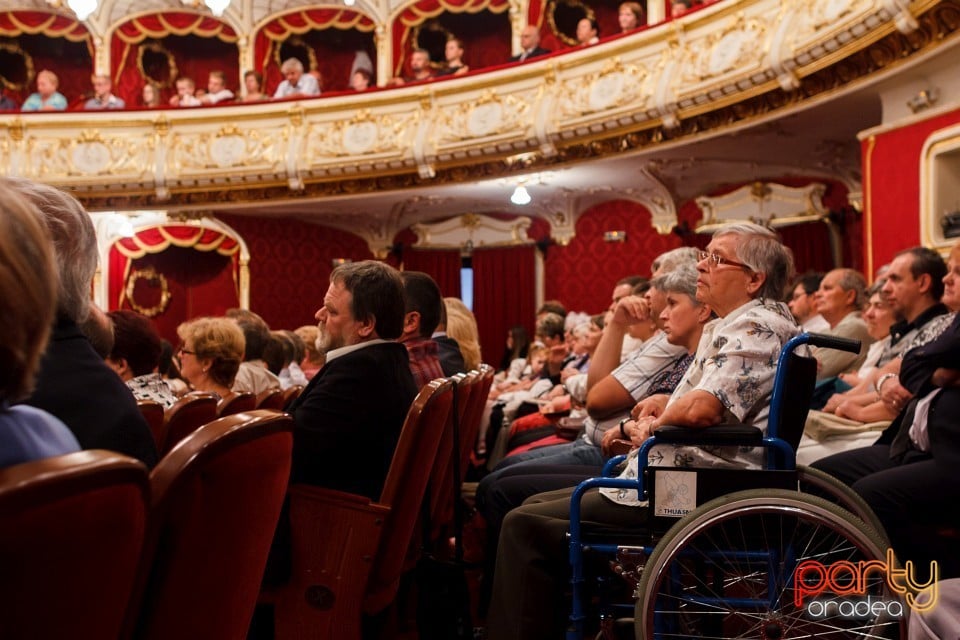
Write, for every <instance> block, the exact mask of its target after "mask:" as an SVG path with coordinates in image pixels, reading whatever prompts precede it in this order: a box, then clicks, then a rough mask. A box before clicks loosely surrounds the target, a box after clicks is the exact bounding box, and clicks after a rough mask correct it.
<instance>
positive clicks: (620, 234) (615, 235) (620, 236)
mask: <svg viewBox="0 0 960 640" xmlns="http://www.w3.org/2000/svg"><path fill="white" fill-rule="evenodd" d="M603 241H604V242H626V241H627V232H626V231H604V232H603Z"/></svg>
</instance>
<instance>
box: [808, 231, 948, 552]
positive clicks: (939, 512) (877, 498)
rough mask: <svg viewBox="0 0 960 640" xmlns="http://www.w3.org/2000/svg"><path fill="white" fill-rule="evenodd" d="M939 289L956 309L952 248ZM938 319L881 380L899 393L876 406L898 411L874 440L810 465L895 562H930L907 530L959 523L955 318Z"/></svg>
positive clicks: (921, 541)
mask: <svg viewBox="0 0 960 640" xmlns="http://www.w3.org/2000/svg"><path fill="white" fill-rule="evenodd" d="M901 257H904V256H902V255H901V256H898V257H897V258H895V259H894V262H893V265H892V267H891V270H890V272H889V273H888V274H887V275H888V278H898V276H899V275H900V273H899V270H898V269H897V266H898V265H897V261H898V260H900V259H901ZM888 283H889V280H888ZM943 285H944V292H943V303H944V304H945V305H946V306H947V307H949V308H950V309H953V310H956V309H958V308H960V243H958V244H957V245H954V247H953V249H952V250H951V251H950V258H949V263H948V266H947V273H946V275H945V276H944V277H943ZM894 295H896V293H895V294H894ZM945 317H948V318H950V319H951V322H950V324H949V325H948V326H947V327H946V328H945V329H944V330H943V331H942V332H941V333H940V335H939V336H938V337H936V338H935V339H934V340H932V341H930V342H927V343H925V344H923V345H920V346H917V347H915V348H913V349H910V350H909V351H907V352H906V353H905V354H904V356H903V361H902V364H901V366H900V372H899V376H898V378H897V382H895V383H894V382H891V383H888V384H891V385H893V384H895V385H896V386H897V387H899V388H901V389H902V390H903V391H904V393H899V390H897V391H898V392H897V393H892V392H889V393H888V390H887V387H886V385H883V386H882V388H881V390H880V391H881V395H882V396H883V397H884V401H885V402H886V403H887V404H888V406H891V407H892V408H895V409H896V410H897V411H898V414H897V417H896V419H895V420H894V421H893V423H892V424H891V425H890V427H889V428H888V429H887V430H886V431H884V433H883V434H882V435H881V437H880V438H879V439H878V440H877V441H876V443H875V444H874V445H873V446H869V447H863V448H860V449H854V450H852V451H845V452H843V453H838V454H835V455H833V456H830V457H827V458H823V459H821V460H818V461H817V462H815V463H814V464H813V466H814V467H816V468H817V469H820V470H822V471H826V472H827V473H829V474H830V475H832V476H834V477H836V478H838V479H840V480H841V481H843V482H844V483H845V484H847V485H849V486H851V487H852V488H853V490H854V491H856V492H857V493H858V494H860V496H861V497H862V498H863V499H864V500H865V501H866V502H867V504H868V505H870V507H871V508H872V509H873V512H874V513H875V514H876V515H877V517H878V518H879V519H880V522H881V523H882V524H883V526H884V529H885V530H886V532H887V534H888V536H889V538H890V543H891V545H892V547H893V550H894V551H895V552H896V554H897V556H898V558H899V560H900V562H901V563H903V562H905V561H908V560H909V561H913V562H915V563H917V564H918V566H924V563H925V562H926V561H928V560H935V559H936V558H931V557H929V552H928V549H927V548H926V546H927V544H928V542H929V541H927V540H925V539H924V538H923V537H918V536H916V531H915V527H917V526H918V525H921V526H922V525H949V526H956V525H957V524H960V520H958V518H957V516H956V513H955V512H954V511H953V510H951V509H949V508H948V507H947V505H951V504H955V503H956V501H957V500H958V499H960V483H957V481H956V470H957V467H958V465H960V433H958V429H960V420H958V417H960V385H958V382H960V314H956V313H954V314H950V315H948V316H945ZM904 399H908V401H907V402H903V400H904Z"/></svg>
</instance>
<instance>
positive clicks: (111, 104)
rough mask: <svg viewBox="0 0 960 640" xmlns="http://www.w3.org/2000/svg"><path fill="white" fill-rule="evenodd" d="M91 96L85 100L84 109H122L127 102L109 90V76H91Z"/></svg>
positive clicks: (111, 86)
mask: <svg viewBox="0 0 960 640" xmlns="http://www.w3.org/2000/svg"><path fill="white" fill-rule="evenodd" d="M92 82H93V97H92V98H90V99H89V100H87V101H86V102H85V103H84V105H83V108H84V109H123V108H124V107H126V106H127V103H126V102H124V101H123V100H122V99H120V98H118V97H117V96H115V95H113V93H112V92H111V91H112V89H113V83H111V82H110V76H107V75H103V74H97V75H95V76H93V79H92Z"/></svg>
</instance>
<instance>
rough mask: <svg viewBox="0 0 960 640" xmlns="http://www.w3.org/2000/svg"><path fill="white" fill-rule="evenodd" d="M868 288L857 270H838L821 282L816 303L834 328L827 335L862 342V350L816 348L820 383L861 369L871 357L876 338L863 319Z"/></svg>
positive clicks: (815, 354) (818, 310)
mask: <svg viewBox="0 0 960 640" xmlns="http://www.w3.org/2000/svg"><path fill="white" fill-rule="evenodd" d="M866 289H867V283H866V280H864V278H863V276H862V275H861V274H860V273H858V272H857V271H854V270H853V269H834V270H833V271H830V272H829V273H827V275H825V276H824V277H823V279H822V280H821V281H820V288H819V289H818V290H817V293H816V296H815V297H814V302H813V304H814V308H815V309H816V311H817V313H819V314H820V315H821V316H823V319H824V320H826V321H827V324H829V325H830V328H829V329H828V330H827V331H824V332H823V333H826V334H828V335H831V336H837V337H840V338H850V339H851V340H860V341H861V348H860V353H848V352H846V351H839V350H837V349H815V350H814V353H813V355H814V357H816V359H817V380H825V379H827V378H834V377H836V376H838V375H840V374H841V373H844V372H847V371H852V370H853V369H857V368H858V367H859V366H860V365H861V364H863V360H864V359H865V358H866V357H867V349H868V348H869V346H870V344H871V343H872V342H873V338H872V337H871V336H870V332H869V331H867V324H866V323H865V322H864V321H863V318H861V317H860V309H861V308H863V304H864V302H865V298H866Z"/></svg>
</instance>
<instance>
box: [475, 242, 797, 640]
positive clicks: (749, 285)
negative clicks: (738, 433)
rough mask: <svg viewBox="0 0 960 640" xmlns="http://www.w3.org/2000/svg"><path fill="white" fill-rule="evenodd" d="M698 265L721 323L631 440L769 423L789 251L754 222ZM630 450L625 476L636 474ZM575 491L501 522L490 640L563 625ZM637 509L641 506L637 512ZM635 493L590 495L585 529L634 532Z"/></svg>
mask: <svg viewBox="0 0 960 640" xmlns="http://www.w3.org/2000/svg"><path fill="white" fill-rule="evenodd" d="M701 255H702V259H701V260H700V262H699V263H698V264H697V270H698V271H699V277H698V279H697V290H696V299H697V300H698V301H700V302H702V303H704V304H707V305H709V306H710V308H711V309H712V310H713V311H714V312H715V313H716V314H717V315H718V316H719V319H717V320H714V321H712V322H710V323H709V324H707V325H706V326H705V327H704V329H703V335H702V337H701V339H700V344H699V346H698V348H697V352H696V355H695V356H694V358H693V363H692V364H691V366H690V368H689V369H688V370H687V372H686V373H685V374H684V376H683V379H682V380H681V381H680V383H679V385H678V386H677V388H676V390H675V391H674V392H673V394H672V395H671V396H670V398H669V401H668V402H667V403H666V404H664V403H663V402H662V400H661V399H659V398H649V399H647V400H645V401H644V402H642V403H641V406H640V407H639V411H638V416H639V419H638V420H637V422H636V423H626V424H625V425H624V429H625V431H626V430H627V429H629V432H630V435H631V439H632V440H633V442H634V443H637V444H638V443H640V442H642V441H643V440H644V439H645V438H646V437H647V436H648V435H649V434H650V432H651V431H653V430H655V429H656V428H657V427H659V426H660V425H661V424H677V425H683V426H688V427H693V428H702V429H708V428H710V427H711V426H713V425H716V424H718V423H721V422H724V421H729V420H730V419H731V418H732V419H734V420H736V421H738V422H742V423H745V424H752V425H754V426H757V427H760V428H761V429H763V428H765V427H766V421H767V414H768V412H769V403H770V394H771V392H772V390H773V379H774V375H775V373H776V371H775V369H776V361H777V354H779V352H780V350H781V348H782V347H783V345H784V344H786V342H787V340H789V339H790V338H792V337H793V336H794V335H796V334H797V332H798V331H799V327H798V326H797V325H796V323H795V322H794V319H793V316H792V315H791V314H790V311H789V310H788V309H787V306H786V305H785V304H783V303H782V302H778V300H779V298H780V296H781V295H782V292H783V290H784V287H785V286H786V284H787V282H788V281H789V278H790V276H791V272H792V271H793V258H792V256H791V254H790V251H789V250H788V249H787V248H786V247H784V246H783V245H782V244H780V242H779V241H778V240H777V239H776V237H775V236H774V235H773V234H772V233H771V232H770V231H769V230H767V229H765V228H763V227H760V226H757V225H753V224H733V225H726V226H724V227H722V228H720V229H719V230H718V231H717V232H716V233H715V234H714V236H713V238H712V239H711V241H710V244H708V245H707V250H706V251H704V252H703V253H702V254H701ZM664 462H666V463H670V464H680V465H682V466H706V465H709V466H731V467H755V466H759V465H760V464H761V462H762V453H760V452H759V451H753V450H747V451H741V450H740V449H739V448H737V447H734V448H733V450H726V449H723V448H721V449H716V448H713V449H710V450H706V449H700V448H697V447H689V446H687V447H677V448H675V447H673V446H663V445H661V446H658V447H655V448H654V449H653V450H652V451H651V463H652V464H662V463H664ZM636 473H637V461H636V457H635V456H631V458H630V459H629V460H628V464H627V467H626V469H625V471H624V473H623V474H622V476H623V477H636ZM571 492H572V489H565V490H561V491H558V492H551V493H547V494H541V495H539V496H537V497H536V498H534V500H536V501H537V502H533V503H528V504H525V505H524V506H522V507H520V508H518V509H514V510H513V511H511V512H510V513H509V514H508V515H507V517H506V518H505V519H504V522H503V530H502V533H501V536H500V547H499V552H498V555H497V569H496V573H495V576H494V581H495V582H494V590H493V601H492V603H491V607H490V615H489V617H488V619H487V622H488V632H489V634H490V637H491V638H498V639H502V640H509V639H510V638H523V639H524V640H530V639H535V638H558V637H561V636H562V633H563V628H564V626H565V612H566V611H567V608H568V607H567V603H566V601H565V599H564V597H563V593H564V584H565V582H566V576H567V566H568V565H567V561H566V558H567V544H566V533H567V529H568V523H569V507H570V494H571ZM638 507H640V508H638ZM645 507H646V505H645V504H641V503H640V502H639V501H638V499H637V495H636V492H635V491H622V492H621V491H617V490H613V491H609V492H605V493H604V494H600V493H597V492H590V493H588V494H586V495H585V496H584V499H583V503H582V509H583V511H582V513H583V521H584V523H585V526H587V527H588V528H591V529H599V530H603V529H607V528H609V529H614V530H618V531H622V530H623V529H624V528H631V529H636V528H637V527H643V526H645V523H646V522H647V510H646V508H645Z"/></svg>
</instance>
